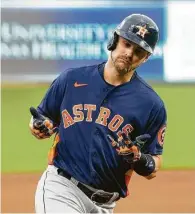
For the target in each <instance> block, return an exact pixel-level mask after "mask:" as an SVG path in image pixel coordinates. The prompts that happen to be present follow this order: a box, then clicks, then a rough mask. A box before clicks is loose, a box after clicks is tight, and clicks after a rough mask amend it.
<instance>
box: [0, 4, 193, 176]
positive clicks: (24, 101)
mask: <svg viewBox="0 0 195 214" xmlns="http://www.w3.org/2000/svg"><path fill="white" fill-rule="evenodd" d="M194 11H195V2H194V1H114V0H113V1H107V0H105V1H97V0H93V1H74V0H71V1H62V0H61V1H60V0H56V1H54V0H50V1H45V0H40V1H35V0H34V1H30V0H26V1H16V0H15V1H14V0H7V1H5V0H3V1H2V5H1V91H2V93H1V95H2V99H1V104H2V105H1V118H2V120H1V122H2V126H1V127H2V128H1V133H2V137H1V140H2V144H1V147H2V150H1V159H2V165H1V172H2V173H18V172H41V171H42V170H43V169H44V168H45V167H46V165H47V152H48V150H49V148H50V147H51V145H52V139H49V140H44V141H38V140H36V139H35V138H34V137H33V136H31V134H30V132H29V130H28V123H29V119H30V113H29V107H30V106H37V105H38V104H39V102H40V100H41V99H42V97H43V96H44V94H45V92H46V90H47V88H48V86H49V84H50V83H51V82H52V80H53V79H54V78H55V77H57V76H58V75H59V74H60V72H62V71H64V70H65V69H66V68H70V67H71V68H73V67H79V66H83V65H90V64H95V63H99V62H102V61H105V60H106V59H107V54H108V52H107V49H106V46H107V42H108V39H109V37H110V35H111V33H112V31H113V30H114V28H115V27H116V26H117V24H119V23H120V22H121V21H122V20H123V19H124V17H126V16H128V15H130V14H131V13H143V14H145V15H148V16H149V17H151V18H152V19H154V21H155V22H156V23H157V25H158V26H159V29H160V39H159V42H158V45H157V47H156V49H155V51H154V55H153V56H152V57H151V58H150V59H149V60H148V62H147V63H145V64H144V65H142V66H141V67H140V68H138V69H137V72H138V73H139V74H140V75H141V76H142V77H143V78H144V79H145V80H146V81H147V82H148V83H149V84H151V85H152V87H153V88H154V89H155V90H156V91H157V93H158V94H159V95H160V96H161V97H162V99H163V100H164V102H165V106H166V108H167V113H168V127H167V133H166V137H165V144H164V155H163V157H164V158H163V159H164V162H163V169H164V170H166V169H193V170H194V169H195V53H194V51H195V42H194V37H195V24H194V23H195V13H194Z"/></svg>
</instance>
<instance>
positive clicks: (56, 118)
mask: <svg viewBox="0 0 195 214" xmlns="http://www.w3.org/2000/svg"><path fill="white" fill-rule="evenodd" d="M67 76H68V70H67V71H64V72H62V73H61V74H60V75H59V76H58V77H57V78H56V79H55V80H54V81H53V82H52V84H51V85H50V87H49V89H48V90H47V92H46V94H45V96H44V98H43V99H42V101H41V103H40V104H39V106H38V108H37V110H38V111H39V112H40V113H41V114H43V115H44V116H46V117H48V118H50V119H51V120H52V121H53V122H54V123H56V124H57V125H59V123H60V106H61V103H62V100H63V98H64V96H65V91H66V86H67V78H68V77H67Z"/></svg>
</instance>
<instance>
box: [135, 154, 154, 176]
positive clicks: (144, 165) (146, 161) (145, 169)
mask: <svg viewBox="0 0 195 214" xmlns="http://www.w3.org/2000/svg"><path fill="white" fill-rule="evenodd" d="M155 165H156V164H155V161H154V159H153V157H152V155H150V154H143V153H141V156H140V159H139V160H138V161H136V162H135V163H134V164H133V169H134V171H135V172H136V173H137V174H139V175H142V176H148V175H150V174H151V173H153V172H154V171H155Z"/></svg>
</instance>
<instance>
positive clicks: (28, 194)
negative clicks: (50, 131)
mask: <svg viewBox="0 0 195 214" xmlns="http://www.w3.org/2000/svg"><path fill="white" fill-rule="evenodd" d="M40 176H41V174H3V175H1V185H2V186H1V187H2V195H1V196H2V197H1V205H2V207H1V208H2V210H1V213H33V212H34V193H35V189H36V185H37V182H38V180H39V178H40ZM129 192H130V195H129V196H128V197H127V198H125V199H121V200H120V201H119V202H118V203H117V206H116V208H115V213H136V212H137V213H141V212H144V213H192V212H195V170H179V171H178V170H173V171H160V172H158V176H157V177H156V178H154V179H152V180H147V179H145V178H143V177H140V176H138V175H133V177H132V179H131V182H130V184H129Z"/></svg>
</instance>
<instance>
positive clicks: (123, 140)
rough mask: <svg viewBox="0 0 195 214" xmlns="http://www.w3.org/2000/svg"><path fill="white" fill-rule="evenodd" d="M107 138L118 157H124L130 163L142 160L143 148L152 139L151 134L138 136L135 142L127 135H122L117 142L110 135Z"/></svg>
mask: <svg viewBox="0 0 195 214" xmlns="http://www.w3.org/2000/svg"><path fill="white" fill-rule="evenodd" d="M107 137H108V139H109V140H110V141H111V144H112V146H113V147H114V148H115V149H116V151H117V153H118V155H121V156H123V158H124V160H126V161H127V162H128V163H134V162H136V161H138V160H139V159H140V157H141V151H140V150H141V148H142V147H143V146H144V145H145V143H146V142H147V141H148V140H149V139H150V138H151V136H150V135H149V134H143V135H139V136H137V137H136V139H135V141H132V140H131V138H130V136H127V135H126V134H125V133H122V134H121V136H120V137H119V138H118V140H115V139H114V138H113V137H111V136H110V135H108V136H107Z"/></svg>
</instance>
